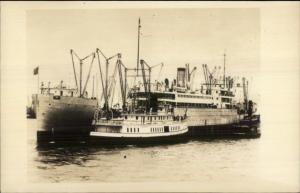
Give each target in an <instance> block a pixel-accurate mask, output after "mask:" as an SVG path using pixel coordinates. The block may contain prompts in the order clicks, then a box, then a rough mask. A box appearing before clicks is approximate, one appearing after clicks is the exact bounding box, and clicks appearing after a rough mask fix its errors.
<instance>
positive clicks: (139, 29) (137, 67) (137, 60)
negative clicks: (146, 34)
mask: <svg viewBox="0 0 300 193" xmlns="http://www.w3.org/2000/svg"><path fill="white" fill-rule="evenodd" d="M140 31H141V19H140V18H139V24H138V45H137V59H136V69H137V70H136V75H137V76H138V75H139V62H140Z"/></svg>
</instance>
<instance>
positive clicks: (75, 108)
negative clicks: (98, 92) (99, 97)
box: [37, 95, 97, 142]
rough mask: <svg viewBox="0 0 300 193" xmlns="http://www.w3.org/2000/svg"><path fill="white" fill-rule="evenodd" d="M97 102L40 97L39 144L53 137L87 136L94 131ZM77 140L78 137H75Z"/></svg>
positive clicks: (38, 115) (38, 111) (72, 98)
mask: <svg viewBox="0 0 300 193" xmlns="http://www.w3.org/2000/svg"><path fill="white" fill-rule="evenodd" d="M96 108H97V101H96V100H92V99H85V98H76V97H59V98H54V97H53V96H43V95H39V96H38V108H37V122H38V133H37V137H38V138H37V139H38V142H40V141H43V140H46V139H47V136H48V137H49V140H50V139H51V138H53V137H57V136H58V137H61V136H67V137H70V138H72V137H74V136H86V135H88V134H89V132H90V130H91V129H92V120H93V116H94V112H95V109H96ZM75 138H77V137H75Z"/></svg>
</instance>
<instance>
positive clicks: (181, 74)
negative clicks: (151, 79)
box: [177, 68, 186, 87]
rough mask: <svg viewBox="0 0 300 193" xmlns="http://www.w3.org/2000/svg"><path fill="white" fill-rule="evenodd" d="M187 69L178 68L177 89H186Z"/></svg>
mask: <svg viewBox="0 0 300 193" xmlns="http://www.w3.org/2000/svg"><path fill="white" fill-rule="evenodd" d="M185 84H186V68H177V87H185Z"/></svg>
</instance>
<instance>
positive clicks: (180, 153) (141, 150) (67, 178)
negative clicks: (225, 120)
mask: <svg viewBox="0 0 300 193" xmlns="http://www.w3.org/2000/svg"><path fill="white" fill-rule="evenodd" d="M28 124H29V139H28V143H29V145H28V153H29V156H28V166H29V169H28V172H29V173H28V174H29V179H30V181H31V182H177V181H181V182H185V181H186V182H187V181H189V182H191V181H201V182H208V183H211V182H216V183H218V182H224V181H225V182H226V181H234V180H238V181H239V182H246V181H254V182H256V181H257V182H263V181H266V182H270V184H273V183H274V185H276V184H278V183H279V184H281V185H286V186H289V187H297V185H298V184H297V182H298V180H299V176H298V175H299V173H298V171H296V170H297V168H299V162H298V161H299V160H298V159H296V158H298V157H295V156H293V154H292V153H287V151H284V152H280V153H278V151H276V143H274V139H275V138H268V137H265V135H264V130H263V128H262V134H263V135H262V137H261V138H258V139H238V140H233V139H222V140H221V139H218V140H209V141H208V140H191V141H189V142H186V143H181V144H172V145H157V146H151V147H149V146H148V147H137V146H126V147H118V148H104V147H91V146H86V145H80V146H68V147H53V148H43V149H37V148H36V144H35V140H36V139H35V129H34V128H35V127H34V125H35V124H36V123H35V120H28ZM275 142H276V140H275ZM274 144H275V145H274ZM274 148H275V149H274ZM286 148H287V149H288V148H290V146H287V147H286ZM124 156H126V158H124Z"/></svg>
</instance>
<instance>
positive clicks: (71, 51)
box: [70, 49, 78, 91]
mask: <svg viewBox="0 0 300 193" xmlns="http://www.w3.org/2000/svg"><path fill="white" fill-rule="evenodd" d="M70 53H71V58H72V64H73V72H74V78H75V84H76V90H77V91H78V83H77V76H76V69H75V63H74V56H73V54H74V51H73V50H72V49H71V50H70Z"/></svg>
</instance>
